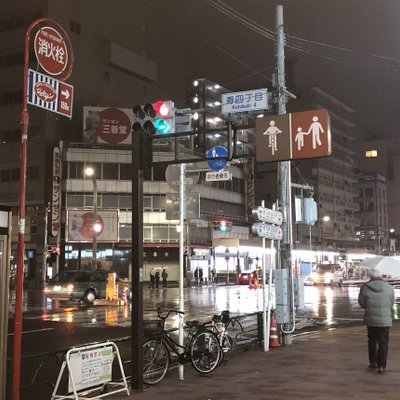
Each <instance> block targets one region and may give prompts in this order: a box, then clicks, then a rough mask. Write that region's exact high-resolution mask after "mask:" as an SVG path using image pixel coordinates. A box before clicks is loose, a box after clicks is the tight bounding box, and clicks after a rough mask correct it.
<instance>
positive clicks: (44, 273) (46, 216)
mask: <svg viewBox="0 0 400 400" xmlns="http://www.w3.org/2000/svg"><path fill="white" fill-rule="evenodd" d="M44 212H45V214H44V233H43V260H42V261H43V263H42V282H46V278H47V251H48V249H47V228H48V223H49V212H50V203H47V207H46V209H45V211H44Z"/></svg>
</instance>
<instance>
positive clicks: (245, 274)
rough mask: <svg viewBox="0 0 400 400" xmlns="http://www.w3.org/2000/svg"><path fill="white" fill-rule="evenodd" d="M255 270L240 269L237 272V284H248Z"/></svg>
mask: <svg viewBox="0 0 400 400" xmlns="http://www.w3.org/2000/svg"><path fill="white" fill-rule="evenodd" d="M254 272H255V271H242V272H239V274H238V284H239V285H248V284H249V282H250V279H251V278H252V277H254Z"/></svg>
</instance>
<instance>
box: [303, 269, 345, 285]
mask: <svg viewBox="0 0 400 400" xmlns="http://www.w3.org/2000/svg"><path fill="white" fill-rule="evenodd" d="M311 282H312V284H313V285H331V286H334V285H337V286H342V285H343V271H342V268H341V266H340V265H339V264H316V265H315V266H314V267H313V271H312V273H311Z"/></svg>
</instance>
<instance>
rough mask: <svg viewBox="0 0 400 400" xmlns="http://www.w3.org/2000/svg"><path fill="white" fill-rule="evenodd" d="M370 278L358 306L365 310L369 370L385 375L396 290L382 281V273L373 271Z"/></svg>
mask: <svg viewBox="0 0 400 400" xmlns="http://www.w3.org/2000/svg"><path fill="white" fill-rule="evenodd" d="M370 276H371V280H370V281H368V282H367V283H364V285H362V286H361V289H360V293H359V295H358V304H359V305H360V306H361V307H362V308H363V309H364V310H365V313H364V323H365V325H367V329H368V356H369V366H368V368H370V369H374V370H375V369H377V370H378V373H379V374H383V373H384V372H385V368H386V359H387V354H388V347H389V330H390V327H391V326H392V307H393V305H394V290H393V287H392V286H391V285H389V284H388V283H387V282H385V281H384V280H383V279H382V273H381V272H380V271H378V270H376V269H373V270H371V271H370Z"/></svg>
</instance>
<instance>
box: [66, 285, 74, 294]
mask: <svg viewBox="0 0 400 400" xmlns="http://www.w3.org/2000/svg"><path fill="white" fill-rule="evenodd" d="M73 291H74V285H73V284H72V283H71V284H69V285H68V286H67V292H68V294H70V293H72V292H73Z"/></svg>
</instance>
